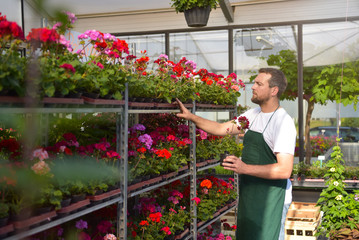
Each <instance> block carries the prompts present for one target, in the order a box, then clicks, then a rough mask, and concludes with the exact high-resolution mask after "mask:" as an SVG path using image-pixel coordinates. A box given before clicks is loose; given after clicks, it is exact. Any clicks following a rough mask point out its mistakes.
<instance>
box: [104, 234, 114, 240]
mask: <svg viewBox="0 0 359 240" xmlns="http://www.w3.org/2000/svg"><path fill="white" fill-rule="evenodd" d="M103 240H117V238H116V236H115V235H113V234H112V233H108V234H106V236H104V237H103Z"/></svg>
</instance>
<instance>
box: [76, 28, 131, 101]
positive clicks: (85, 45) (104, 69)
mask: <svg viewBox="0 0 359 240" xmlns="http://www.w3.org/2000/svg"><path fill="white" fill-rule="evenodd" d="M78 39H79V40H80V45H81V46H82V48H81V49H79V50H77V52H76V53H77V54H78V56H79V58H80V59H81V60H82V61H84V62H85V64H84V65H83V70H84V73H83V75H82V76H83V79H82V80H83V81H82V84H81V87H82V88H83V89H85V91H87V92H90V93H92V92H95V93H99V94H100V96H101V97H104V96H107V95H108V96H109V97H112V98H115V99H118V100H121V99H122V92H123V91H124V89H125V82H127V75H126V74H127V72H126V70H125V68H126V67H125V66H123V64H122V63H123V60H124V58H125V54H129V48H128V44H127V42H126V41H124V40H121V39H118V38H116V37H115V36H113V35H111V34H109V33H102V32H100V31H96V30H87V31H85V32H84V33H83V34H80V35H79V36H78ZM99 79H100V80H99Z"/></svg>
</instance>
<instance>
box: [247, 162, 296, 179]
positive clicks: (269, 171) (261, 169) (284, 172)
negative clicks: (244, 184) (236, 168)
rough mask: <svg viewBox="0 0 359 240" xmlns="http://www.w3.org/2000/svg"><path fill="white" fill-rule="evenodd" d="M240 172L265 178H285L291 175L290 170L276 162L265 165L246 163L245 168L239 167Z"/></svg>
mask: <svg viewBox="0 0 359 240" xmlns="http://www.w3.org/2000/svg"><path fill="white" fill-rule="evenodd" d="M241 170H242V171H241V173H240V174H246V175H251V176H255V177H259V178H265V179H287V178H289V177H290V175H291V170H289V169H287V168H283V167H280V165H279V164H278V163H273V164H266V165H250V164H246V167H245V168H242V169H241Z"/></svg>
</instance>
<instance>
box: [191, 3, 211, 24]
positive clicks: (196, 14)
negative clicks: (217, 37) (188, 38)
mask: <svg viewBox="0 0 359 240" xmlns="http://www.w3.org/2000/svg"><path fill="white" fill-rule="evenodd" d="M210 12H211V7H210V6H207V7H194V8H191V9H188V10H185V11H184V16H185V18H186V22H187V25H188V26H189V27H204V26H207V22H208V18H209V14H210Z"/></svg>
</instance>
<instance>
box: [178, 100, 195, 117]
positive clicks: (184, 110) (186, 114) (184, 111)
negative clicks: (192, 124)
mask: <svg viewBox="0 0 359 240" xmlns="http://www.w3.org/2000/svg"><path fill="white" fill-rule="evenodd" d="M176 101H177V104H178V106H179V109H180V111H181V112H180V113H177V114H176V116H177V117H180V118H184V119H186V120H191V116H192V115H193V114H192V113H191V112H190V111H189V110H188V109H187V108H186V107H185V106H184V105H183V103H182V102H181V101H180V100H179V99H178V98H176Z"/></svg>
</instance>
